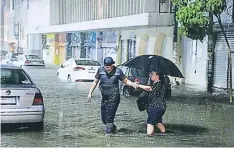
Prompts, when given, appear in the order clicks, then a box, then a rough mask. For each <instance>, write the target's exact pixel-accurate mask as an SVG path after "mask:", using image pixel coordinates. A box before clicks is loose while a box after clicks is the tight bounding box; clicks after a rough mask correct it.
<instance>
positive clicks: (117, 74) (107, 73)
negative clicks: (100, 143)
mask: <svg viewBox="0 0 234 148" xmlns="http://www.w3.org/2000/svg"><path fill="white" fill-rule="evenodd" d="M114 64H115V62H114V61H113V59H112V58H111V57H106V58H105V59H104V67H100V68H99V69H98V71H97V74H96V76H95V80H94V82H93V84H92V86H91V88H90V90H89V94H88V101H89V102H90V101H91V97H92V93H93V91H94V89H95V88H96V86H97V84H98V82H99V81H100V88H101V94H102V101H101V117H102V122H103V123H104V124H105V125H106V134H107V135H110V134H112V133H115V132H116V129H117V128H116V126H115V124H114V118H115V113H116V111H117V109H118V106H119V102H120V93H119V80H121V81H123V82H124V83H125V84H126V85H128V86H131V87H134V88H136V87H137V84H136V83H133V82H131V81H130V80H128V79H127V78H126V76H125V75H124V74H123V71H122V70H121V69H119V68H116V67H115V66H114ZM142 89H144V90H151V87H150V86H143V88H142Z"/></svg>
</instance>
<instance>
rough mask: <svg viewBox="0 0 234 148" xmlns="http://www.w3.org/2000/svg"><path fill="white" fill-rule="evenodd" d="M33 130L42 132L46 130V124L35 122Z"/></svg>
mask: <svg viewBox="0 0 234 148" xmlns="http://www.w3.org/2000/svg"><path fill="white" fill-rule="evenodd" d="M31 128H32V130H37V131H42V130H43V129H44V122H43V121H42V122H35V123H32V124H31Z"/></svg>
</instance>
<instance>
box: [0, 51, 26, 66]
mask: <svg viewBox="0 0 234 148" xmlns="http://www.w3.org/2000/svg"><path fill="white" fill-rule="evenodd" d="M22 54H23V53H12V52H8V53H7V54H6V56H5V57H4V58H3V59H2V61H1V64H9V65H13V62H14V61H15V60H16V58H17V57H18V56H19V55H22Z"/></svg>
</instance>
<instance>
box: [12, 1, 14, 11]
mask: <svg viewBox="0 0 234 148" xmlns="http://www.w3.org/2000/svg"><path fill="white" fill-rule="evenodd" d="M14 9H15V0H12V10H14Z"/></svg>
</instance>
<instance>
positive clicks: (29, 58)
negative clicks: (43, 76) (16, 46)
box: [13, 54, 45, 67]
mask: <svg viewBox="0 0 234 148" xmlns="http://www.w3.org/2000/svg"><path fill="white" fill-rule="evenodd" d="M13 64H14V65H15V66H19V67H32V66H36V67H38V66H40V67H45V62H44V60H43V59H42V58H41V57H39V56H38V55H35V54H20V55H18V56H17V58H16V59H15V60H14V62H13Z"/></svg>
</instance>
